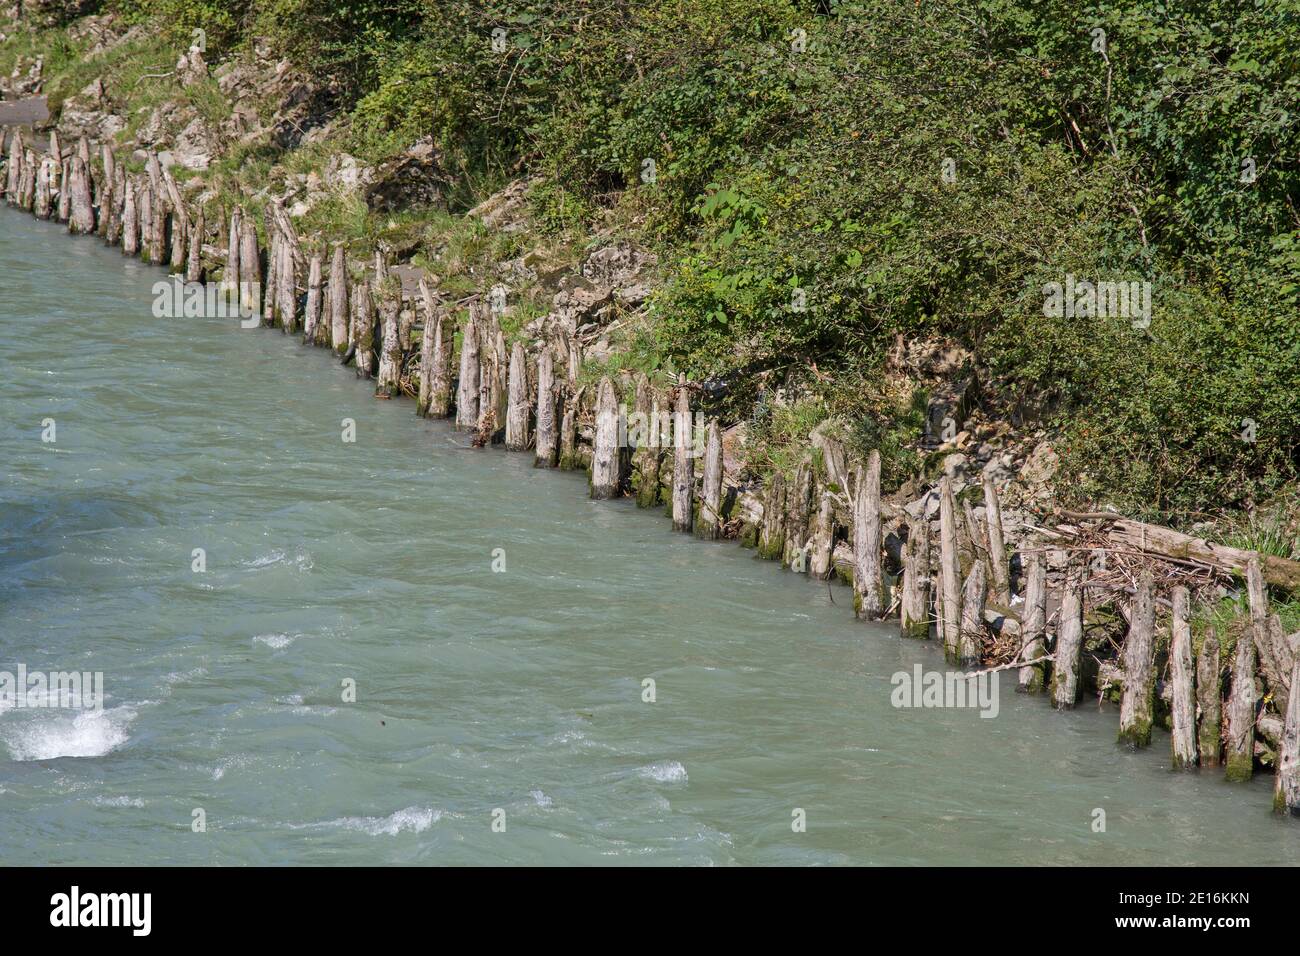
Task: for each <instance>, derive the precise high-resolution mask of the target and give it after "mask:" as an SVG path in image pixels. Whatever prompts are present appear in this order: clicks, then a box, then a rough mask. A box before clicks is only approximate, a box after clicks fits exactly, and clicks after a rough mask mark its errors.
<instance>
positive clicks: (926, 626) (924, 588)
mask: <svg viewBox="0 0 1300 956" xmlns="http://www.w3.org/2000/svg"><path fill="white" fill-rule="evenodd" d="M903 554H904V556H905V558H904V561H903V600H902V604H901V605H900V606H899V630H900V632H901V633H902V635H903V637H913V638H918V639H920V640H925V639H927V638H928V637H929V636H930V528H929V525H928V524H927V523H926V520H925V515H921V516H920V517H919V518H909V519H908V521H907V546H906V548H905V549H904V551H903Z"/></svg>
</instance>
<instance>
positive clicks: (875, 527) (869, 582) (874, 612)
mask: <svg viewBox="0 0 1300 956" xmlns="http://www.w3.org/2000/svg"><path fill="white" fill-rule="evenodd" d="M854 487H855V494H854V496H853V612H854V614H855V615H856V616H857V617H858V618H861V619H863V620H867V621H878V620H880V618H881V617H883V616H884V613H885V606H884V601H883V600H882V598H881V593H880V551H881V547H880V452H878V451H875V450H873V451H872V452H871V454H870V455H868V456H867V467H866V469H865V471H864V470H863V469H862V468H861V467H859V468H858V469H857V476H856V478H855V480H854Z"/></svg>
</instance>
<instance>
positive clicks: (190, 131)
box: [170, 116, 215, 169]
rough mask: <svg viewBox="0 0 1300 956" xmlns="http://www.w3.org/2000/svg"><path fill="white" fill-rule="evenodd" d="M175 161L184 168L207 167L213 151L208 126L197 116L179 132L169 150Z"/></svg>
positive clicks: (213, 147)
mask: <svg viewBox="0 0 1300 956" xmlns="http://www.w3.org/2000/svg"><path fill="white" fill-rule="evenodd" d="M170 152H171V154H172V157H173V159H174V160H175V162H177V163H179V164H180V165H181V166H184V167H185V168H186V169H207V168H208V166H209V165H210V164H211V162H212V157H213V154H214V152H215V146H214V143H213V139H212V135H211V133H210V132H209V131H208V126H207V124H206V123H204V122H203V120H201V119H199V118H198V117H197V116H196V117H195V118H194V119H192V120H191V121H190V122H189V124H188V125H187V126H186V127H185V128H184V129H183V130H181V132H180V135H178V136H177V137H176V139H175V141H174V142H173V144H172V148H171V150H170Z"/></svg>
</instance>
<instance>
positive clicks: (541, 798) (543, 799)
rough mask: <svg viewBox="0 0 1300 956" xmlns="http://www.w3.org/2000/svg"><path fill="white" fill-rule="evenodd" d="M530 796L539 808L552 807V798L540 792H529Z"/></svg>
mask: <svg viewBox="0 0 1300 956" xmlns="http://www.w3.org/2000/svg"><path fill="white" fill-rule="evenodd" d="M528 795H529V796H530V797H532V798H533V802H534V803H536V804H537V805H538V806H539V807H549V806H550V805H551V798H550V797H548V796H547V795H546V794H544V793H543V792H542V791H540V790H529V791H528Z"/></svg>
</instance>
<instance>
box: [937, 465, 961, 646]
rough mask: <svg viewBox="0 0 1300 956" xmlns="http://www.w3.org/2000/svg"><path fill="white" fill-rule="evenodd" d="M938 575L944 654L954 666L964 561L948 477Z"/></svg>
mask: <svg viewBox="0 0 1300 956" xmlns="http://www.w3.org/2000/svg"><path fill="white" fill-rule="evenodd" d="M939 574H940V577H941V578H942V580H943V587H942V589H941V590H942V593H943V652H944V656H945V657H946V658H947V660H948V662H949V663H950V664H951V663H956V662H957V660H958V658H959V657H960V656H961V653H960V634H961V558H960V556H959V555H958V553H957V504H956V502H955V501H954V500H953V496H952V480H951V479H950V478H949V477H948V476H947V475H944V476H943V478H941V479H940V481H939Z"/></svg>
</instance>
